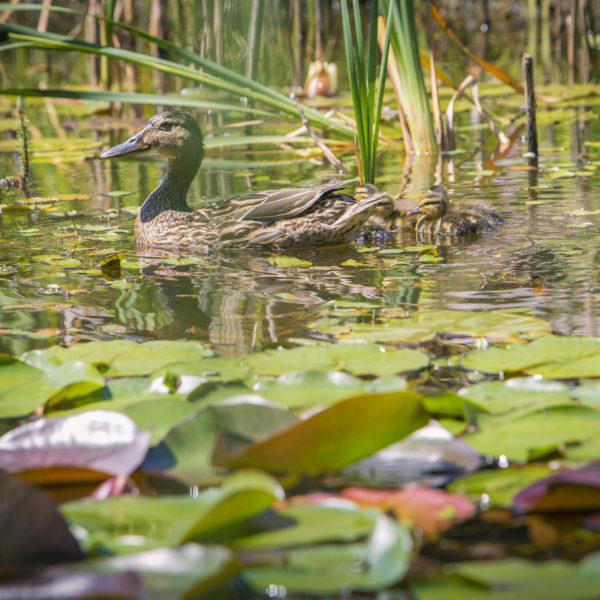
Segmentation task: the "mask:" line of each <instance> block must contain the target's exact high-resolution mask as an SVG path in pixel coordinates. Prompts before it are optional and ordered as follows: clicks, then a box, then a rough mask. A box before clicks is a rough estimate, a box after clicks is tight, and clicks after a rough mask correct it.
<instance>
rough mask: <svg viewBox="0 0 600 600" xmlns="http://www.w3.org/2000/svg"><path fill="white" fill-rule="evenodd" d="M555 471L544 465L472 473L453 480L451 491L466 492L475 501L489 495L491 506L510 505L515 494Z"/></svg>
mask: <svg viewBox="0 0 600 600" xmlns="http://www.w3.org/2000/svg"><path fill="white" fill-rule="evenodd" d="M552 473H553V471H552V470H551V469H550V468H549V467H546V466H542V465H523V466H516V465H514V466H510V467H507V468H505V469H496V470H493V471H489V470H485V471H479V472H477V473H472V474H471V475H467V476H466V477H461V478H460V479H458V480H456V481H454V482H452V483H451V484H450V485H449V486H448V490H449V491H450V492H453V493H456V494H466V495H467V496H468V497H469V498H471V499H472V500H473V501H476V502H477V501H480V500H481V498H482V496H484V495H485V496H487V498H488V500H486V504H489V505H490V506H507V507H508V506H510V505H511V503H512V499H513V496H514V495H515V494H516V493H517V492H520V491H521V490H522V489H523V488H525V487H527V486H528V485H530V484H532V483H534V482H535V481H537V480H538V479H542V478H543V477H547V476H548V475H552Z"/></svg>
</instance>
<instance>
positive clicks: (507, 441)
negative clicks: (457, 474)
mask: <svg viewBox="0 0 600 600" xmlns="http://www.w3.org/2000/svg"><path fill="white" fill-rule="evenodd" d="M478 427H479V430H478V431H476V432H474V433H469V434H467V435H466V436H465V438H464V439H465V441H466V442H468V443H469V444H471V446H473V448H475V449H476V450H477V451H478V452H480V453H481V454H485V455H489V456H502V455H504V456H506V457H507V458H508V459H509V460H515V461H519V462H525V461H527V460H528V459H529V458H530V457H534V456H537V455H539V454H540V453H542V454H544V453H546V454H547V453H552V452H555V451H557V450H558V449H559V448H561V447H563V446H565V445H566V444H579V443H581V442H583V441H585V440H586V439H593V438H596V437H597V435H598V431H599V428H600V411H597V410H593V409H590V408H587V407H582V406H573V407H564V406H559V407H555V408H549V409H547V410H543V411H540V412H534V413H529V414H526V415H524V416H523V417H520V418H499V417H492V416H489V417H486V418H484V417H481V418H480V419H479V420H478Z"/></svg>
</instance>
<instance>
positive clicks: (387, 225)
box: [354, 183, 418, 232]
mask: <svg viewBox="0 0 600 600" xmlns="http://www.w3.org/2000/svg"><path fill="white" fill-rule="evenodd" d="M378 193H379V190H378V189H377V188H376V187H375V186H374V185H373V184H372V183H364V184H362V185H359V186H358V187H357V188H356V189H355V190H354V198H355V200H357V201H360V200H364V199H365V198H369V197H370V196H373V195H375V194H378ZM414 205H415V203H414V200H410V199H409V198H403V197H402V196H395V197H393V198H392V196H390V195H389V194H387V193H386V194H385V195H383V196H382V197H381V198H380V200H379V204H378V205H377V208H375V210H374V212H373V214H372V215H371V216H370V217H369V219H368V221H367V222H366V223H365V225H364V226H363V230H367V231H388V232H390V231H392V232H393V231H414V229H415V225H416V223H417V220H418V217H417V216H416V215H411V214H409V213H410V210H411V209H412V208H413V207H414Z"/></svg>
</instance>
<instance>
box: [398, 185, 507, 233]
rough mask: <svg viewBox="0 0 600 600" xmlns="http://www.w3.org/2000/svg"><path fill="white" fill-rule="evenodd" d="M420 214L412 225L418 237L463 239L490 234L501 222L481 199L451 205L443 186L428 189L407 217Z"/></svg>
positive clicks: (499, 217)
mask: <svg viewBox="0 0 600 600" xmlns="http://www.w3.org/2000/svg"><path fill="white" fill-rule="evenodd" d="M414 214H418V215H421V216H420V217H419V220H418V221H417V223H416V225H415V230H416V232H417V235H419V236H434V235H445V236H459V235H460V236H462V235H472V234H478V233H487V232H490V231H493V230H494V229H495V228H496V227H498V226H500V225H502V224H503V223H504V219H503V218H502V217H501V216H500V215H499V214H498V213H496V212H495V211H493V210H492V208H491V207H490V206H489V205H488V204H486V203H485V202H482V201H480V200H462V201H460V202H450V198H449V196H448V192H447V190H446V188H445V187H444V186H443V185H434V186H432V187H430V188H429V189H428V190H427V192H426V194H425V196H424V197H423V198H422V199H421V200H420V202H419V206H418V207H417V208H415V209H413V210H412V211H409V215H414Z"/></svg>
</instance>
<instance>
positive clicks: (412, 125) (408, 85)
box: [381, 0, 437, 154]
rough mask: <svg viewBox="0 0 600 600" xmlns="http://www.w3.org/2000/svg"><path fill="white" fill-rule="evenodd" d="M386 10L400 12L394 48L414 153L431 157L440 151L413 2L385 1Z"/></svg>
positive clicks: (396, 18) (395, 17) (394, 17)
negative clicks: (420, 54)
mask: <svg viewBox="0 0 600 600" xmlns="http://www.w3.org/2000/svg"><path fill="white" fill-rule="evenodd" d="M381 4H382V7H383V9H384V11H385V10H387V11H388V12H389V10H390V7H391V5H395V4H397V8H398V10H396V11H394V12H393V13H391V16H390V20H391V21H392V34H391V44H392V48H393V50H394V54H395V56H396V62H397V65H398V70H399V77H398V81H399V82H401V87H400V89H399V90H398V91H399V93H400V98H401V103H402V106H401V107H399V108H400V109H401V110H403V111H404V115H405V117H406V122H407V125H408V127H409V130H410V135H411V139H412V144H411V147H412V149H413V150H414V152H416V153H418V154H420V153H431V152H435V151H436V149H437V141H436V137H435V132H434V127H433V117H432V113H431V108H430V106H429V98H428V96H427V89H426V87H425V80H424V78H423V71H422V69H421V63H420V59H419V44H418V41H417V27H416V21H415V11H414V5H413V2H412V0H403V1H401V2H396V0H381Z"/></svg>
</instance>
